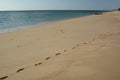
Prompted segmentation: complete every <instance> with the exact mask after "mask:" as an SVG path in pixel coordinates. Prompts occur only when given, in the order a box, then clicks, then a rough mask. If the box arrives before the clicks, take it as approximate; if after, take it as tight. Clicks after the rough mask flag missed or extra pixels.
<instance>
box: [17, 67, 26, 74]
mask: <svg viewBox="0 0 120 80" xmlns="http://www.w3.org/2000/svg"><path fill="white" fill-rule="evenodd" d="M23 70H24V68H21V69H18V70H17V71H16V72H17V73H18V72H21V71H23Z"/></svg>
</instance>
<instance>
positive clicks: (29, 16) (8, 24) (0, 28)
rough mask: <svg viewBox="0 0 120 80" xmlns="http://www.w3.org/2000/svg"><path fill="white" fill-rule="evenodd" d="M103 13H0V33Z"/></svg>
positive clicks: (70, 11) (73, 11)
mask: <svg viewBox="0 0 120 80" xmlns="http://www.w3.org/2000/svg"><path fill="white" fill-rule="evenodd" d="M103 12H105V11H88V10H86V11H84V10H82V11H81V10H67V11H65V10H60V11H59V10H58V11H57V10H56V11H50V10H49V11H0V33H6V32H12V31H16V30H20V29H25V28H30V27H34V26H37V25H43V24H46V23H50V22H54V21H60V20H65V19H70V18H76V17H83V16H88V15H92V14H94V13H103Z"/></svg>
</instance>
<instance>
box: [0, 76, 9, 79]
mask: <svg viewBox="0 0 120 80" xmlns="http://www.w3.org/2000/svg"><path fill="white" fill-rule="evenodd" d="M6 78H8V76H4V77H1V78H0V80H4V79H6Z"/></svg>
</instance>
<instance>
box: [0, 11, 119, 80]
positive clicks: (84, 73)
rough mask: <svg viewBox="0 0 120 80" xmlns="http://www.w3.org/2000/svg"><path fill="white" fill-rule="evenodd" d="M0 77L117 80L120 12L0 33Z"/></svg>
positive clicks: (11, 79)
mask: <svg viewBox="0 0 120 80" xmlns="http://www.w3.org/2000/svg"><path fill="white" fill-rule="evenodd" d="M0 77H1V78H2V77H4V80H120V12H118V11H114V12H109V13H105V14H102V15H92V16H87V17H83V18H76V19H70V20H65V21H60V22H55V23H50V24H46V25H44V26H41V27H35V28H30V29H25V30H20V31H16V32H10V33H4V34H0ZM0 80H2V79H0Z"/></svg>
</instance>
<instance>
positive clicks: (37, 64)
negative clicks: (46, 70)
mask: <svg viewBox="0 0 120 80" xmlns="http://www.w3.org/2000/svg"><path fill="white" fill-rule="evenodd" d="M92 41H95V38H93V39H92ZM92 41H89V43H91V42H92ZM83 44H84V45H85V44H88V43H87V42H84V43H83ZM79 46H80V45H79V44H76V46H75V47H72V49H76V48H77V47H79ZM18 47H20V46H18ZM67 51H68V50H64V52H67ZM61 54H62V53H56V54H55V56H58V55H61ZM50 58H51V57H46V58H45V60H46V61H47V60H49V59H50ZM41 64H42V62H40V63H36V64H34V66H39V65H41ZM24 69H25V68H20V69H18V70H17V71H16V72H17V73H19V72H21V71H23V70H24ZM6 78H8V76H4V77H1V78H0V80H4V79H6Z"/></svg>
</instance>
